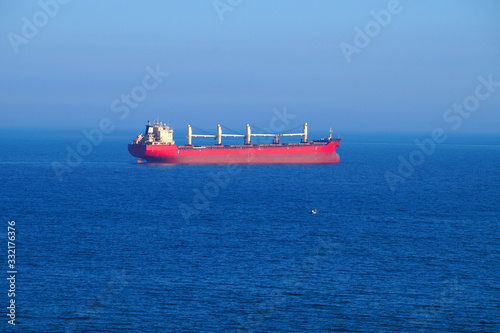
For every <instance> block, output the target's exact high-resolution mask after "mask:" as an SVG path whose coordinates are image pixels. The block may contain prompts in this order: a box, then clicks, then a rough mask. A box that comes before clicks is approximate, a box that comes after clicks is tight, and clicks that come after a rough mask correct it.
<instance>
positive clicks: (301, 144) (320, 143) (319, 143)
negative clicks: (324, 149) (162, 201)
mask: <svg viewBox="0 0 500 333" xmlns="http://www.w3.org/2000/svg"><path fill="white" fill-rule="evenodd" d="M332 141H334V142H340V141H341V140H340V139H332V140H331V141H329V140H325V141H320V140H318V141H311V142H295V143H257V144H249V145H246V144H243V145H224V144H221V145H199V146H195V145H191V146H187V145H185V146H177V148H178V149H188V150H190V149H251V148H283V147H307V146H325V145H327V144H328V143H329V142H332Z"/></svg>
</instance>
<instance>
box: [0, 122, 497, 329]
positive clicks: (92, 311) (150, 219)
mask: <svg viewBox="0 0 500 333" xmlns="http://www.w3.org/2000/svg"><path fill="white" fill-rule="evenodd" d="M136 134H137V133H136V130H132V131H122V132H118V131H117V132H114V133H111V134H109V135H106V136H105V137H104V139H103V141H102V142H101V143H99V144H96V145H91V146H88V145H85V144H82V143H81V142H82V140H83V139H84V138H85V137H84V136H83V135H82V133H81V132H80V131H72V130H64V131H62V130H54V131H43V130H34V131H28V130H19V131H14V130H2V132H1V134H0V139H1V141H2V142H1V144H0V166H1V182H0V190H1V193H2V199H1V201H0V208H1V219H0V225H1V229H0V230H1V231H0V242H1V243H3V245H1V246H0V247H1V248H2V249H3V251H4V253H3V255H2V256H1V257H2V258H3V259H2V260H3V262H2V263H0V267H3V268H2V271H3V272H2V273H3V276H4V278H3V281H4V282H3V283H1V284H0V293H1V294H2V297H1V302H2V305H1V308H2V309H3V310H2V311H3V314H2V316H1V317H2V318H3V319H2V320H1V322H0V331H2V332H463V331H467V332H499V331H500V278H499V272H500V227H499V222H500V203H499V198H500V168H499V167H500V136H499V135H486V134H463V135H457V134H455V135H451V134H450V135H448V137H447V139H446V140H445V142H442V143H440V144H435V146H432V145H430V144H429V145H427V146H425V147H424V148H419V146H417V145H416V144H415V140H420V141H421V142H422V141H423V140H428V139H429V138H430V137H431V136H430V134H429V133H414V134H401V133H399V134H398V133H395V134H382V133H372V134H367V133H365V134H363V133H346V134H344V135H343V136H342V139H343V141H342V143H341V145H340V148H339V149H338V153H339V155H340V158H341V162H340V163H339V164H335V165H229V166H228V165H153V164H149V165H148V164H138V163H137V162H136V160H135V159H134V158H133V157H132V156H130V155H129V153H128V151H127V144H128V143H129V142H130V141H131V140H132V139H133V138H134V137H135V135H136ZM427 142H428V141H427ZM68 147H69V148H68ZM68 149H69V151H71V150H74V151H76V150H77V149H79V151H80V152H81V153H85V154H84V155H85V156H80V157H81V159H79V160H78V159H75V158H73V160H71V159H68V158H67V156H68ZM68 161H69V163H68ZM54 162H56V163H54ZM58 163H59V164H58ZM69 164H71V165H69ZM54 165H55V166H57V168H54ZM55 170H59V171H58V172H56V171H55ZM391 184H392V185H391ZM312 208H317V209H318V214H316V215H312V214H309V213H308V212H309V210H310V209H312ZM13 220H14V221H15V227H14V228H15V237H16V238H15V242H14V243H15V250H16V251H15V269H16V273H15V274H14V275H15V297H9V296H8V291H9V288H10V285H9V283H10V282H9V280H6V279H5V277H9V276H10V274H8V273H7V271H9V268H8V263H7V244H8V243H7V242H8V235H9V234H8V230H7V228H8V222H9V221H13ZM12 299H14V300H15V321H14V323H15V325H12V324H9V320H11V318H10V317H9V316H8V314H9V311H10V310H9V309H7V307H8V306H9V304H10V303H9V302H11V300H12Z"/></svg>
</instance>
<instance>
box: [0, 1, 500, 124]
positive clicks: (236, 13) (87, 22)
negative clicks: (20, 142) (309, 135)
mask: <svg viewBox="0 0 500 333" xmlns="http://www.w3.org/2000/svg"><path fill="white" fill-rule="evenodd" d="M61 2H63V1H62V0H61ZM65 2H68V3H66V4H59V3H58V2H57V1H56V0H42V1H23V2H22V3H21V2H18V1H11V0H9V1H2V2H1V4H0V36H1V39H0V60H1V63H2V66H0V108H1V112H0V127H40V128H52V127H64V128H91V127H96V126H98V123H99V121H100V120H101V119H103V118H110V119H112V120H113V122H114V123H115V124H116V125H117V127H119V128H124V129H125V128H137V129H142V128H143V125H144V123H145V121H146V120H148V119H153V118H160V120H162V121H164V122H169V123H170V125H171V126H172V127H174V129H179V128H181V129H183V130H184V129H185V126H186V124H187V123H191V124H193V125H196V126H198V127H203V128H214V129H215V126H216V124H217V123H221V124H223V125H226V126H228V127H232V128H237V129H241V131H243V130H244V126H245V124H246V123H247V122H249V123H252V124H256V125H259V126H261V127H269V124H270V122H271V120H272V119H273V117H275V112H273V110H280V112H283V109H284V108H286V112H287V113H288V114H289V115H290V118H289V123H288V124H287V126H290V127H295V126H296V125H298V124H300V123H302V122H305V121H307V122H308V123H309V125H310V127H309V128H310V129H311V130H323V127H325V128H327V129H328V128H329V127H330V126H333V127H334V129H336V130H339V131H341V132H342V131H431V130H432V129H434V128H436V127H446V126H448V127H449V128H451V126H452V125H457V122H455V121H452V120H451V118H450V117H452V116H457V115H456V114H448V121H445V120H444V119H443V116H444V115H445V114H446V112H447V110H448V109H450V108H453V105H454V103H463V102H464V100H465V99H467V98H468V97H469V96H473V95H474V94H475V91H476V88H477V86H478V84H480V81H479V80H478V77H479V76H482V77H483V78H485V79H487V78H488V76H489V75H490V76H491V78H492V80H493V81H494V82H500V20H499V19H498V18H499V17H500V2H499V1H494V0H491V1H451V0H449V1H446V0H443V1H422V0H421V1H410V0H404V1H403V0H402V1H399V2H398V1H397V0H390V1H370V2H368V1H364V2H361V1H347V0H343V1H340V0H329V1H328V0H324V1H306V0H300V1H299V0H288V1H283V0H271V1H270V0H267V1H265V0H242V1H238V0H217V1H213V0H203V1H202V0H200V1H185V0H178V1H130V0H120V1H93V0H88V1H76V0H73V1H67V0H66V1H65ZM214 3H215V4H216V5H217V6H215V5H214ZM43 4H46V5H43ZM54 4H57V5H54ZM43 7H45V8H46V9H45V10H44V9H43ZM57 7H58V8H57ZM216 7H217V8H218V10H219V12H218V10H217V9H216ZM389 7H390V8H392V9H394V8H395V9H397V10H394V13H391V12H390V11H388V8H389ZM47 8H49V9H48V10H47ZM224 8H225V9H226V11H225V12H223V13H222V10H223V9H224ZM51 11H52V12H51ZM381 11H383V12H381ZM48 12H50V13H48ZM373 12H375V13H379V15H382V16H383V14H380V13H387V12H388V13H389V14H390V20H389V19H387V16H386V17H385V19H386V21H384V24H383V25H382V24H381V23H379V22H377V21H376V19H375V17H374V15H373ZM396 12H397V13H396ZM47 13H48V14H47ZM49 14H51V15H49ZM221 17H222V18H223V20H221ZM23 18H24V19H23ZM26 20H27V21H29V24H33V25H34V26H35V28H36V29H37V31H36V33H33V31H29V29H27V28H26V27H25V25H26V24H27V23H26ZM36 20H38V21H36ZM381 22H382V21H381ZM35 23H37V24H38V26H37V25H36V24H35ZM377 26H378V28H377ZM23 28H24V29H23ZM356 28H359V29H360V30H361V31H363V33H364V34H367V33H368V34H370V35H371V37H370V36H368V35H366V37H368V38H369V43H366V39H365V40H364V44H367V45H363V44H360V43H358V44H357V45H358V46H360V47H356V42H355V38H356V36H357V34H358V32H357V31H359V30H356ZM370 28H371V29H372V30H369V29H370ZM367 29H368V30H367ZM23 30H24V32H23ZM26 31H28V32H29V33H31V35H30V34H28V37H26ZM23 33H24V34H23ZM366 37H365V38H366ZM20 40H22V42H20ZM358 42H359V36H358ZM342 43H344V44H342ZM341 45H344V46H345V45H350V46H353V47H356V48H357V53H352V54H351V55H349V56H346V54H345V52H344V51H343V49H342V47H341ZM348 59H349V60H350V61H348ZM147 68H149V69H150V70H152V69H157V68H159V69H160V71H161V72H168V76H165V77H162V78H161V82H159V81H154V79H153V78H151V77H150V78H146V79H145V77H146V76H147V75H148V74H149V72H148V69H147ZM144 80H146V82H147V84H148V86H149V88H150V89H148V90H144ZM155 83H158V84H155ZM152 86H155V87H154V88H153V87H152ZM141 87H142V88H141ZM134 89H135V93H136V95H135V96H136V97H138V99H137V100H135V101H136V102H137V103H135V102H134V103H133V105H134V107H131V106H130V105H131V104H128V105H127V104H125V103H124V102H123V100H122V98H123V97H122V96H123V95H130V94H131V92H132V91H133V90H134ZM481 89H482V90H481V91H482V92H483V93H486V92H488V91H487V90H485V89H487V88H485V87H483V88H481ZM144 91H145V92H146V95H144V94H143V95H141V93H144ZM483 96H484V94H483ZM116 100H118V102H117V103H115V104H114V107H115V109H113V103H114V102H115V101H116ZM469 102H471V100H470V99H469ZM472 102H474V101H473V100H472ZM120 106H121V107H125V108H127V109H128V111H127V112H128V113H127V114H126V115H125V114H124V113H123V112H122V111H120V112H118V110H117V108H118V107H120ZM122 110H123V108H122ZM115 111H117V112H115ZM499 111H500V87H496V88H494V91H492V92H490V93H489V94H488V97H487V98H483V99H481V100H479V104H478V105H477V107H475V109H474V111H472V112H469V113H468V116H467V117H463V116H460V117H462V119H461V121H460V125H459V126H455V127H457V128H456V129H454V130H455V131H457V132H498V128H499V125H500V112H499ZM120 116H121V118H120ZM292 117H293V118H292Z"/></svg>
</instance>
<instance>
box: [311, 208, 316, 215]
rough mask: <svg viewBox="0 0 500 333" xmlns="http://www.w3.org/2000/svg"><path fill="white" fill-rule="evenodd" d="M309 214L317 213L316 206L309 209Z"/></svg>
mask: <svg viewBox="0 0 500 333" xmlns="http://www.w3.org/2000/svg"><path fill="white" fill-rule="evenodd" d="M309 214H318V208H313V209H311V210H310V211H309Z"/></svg>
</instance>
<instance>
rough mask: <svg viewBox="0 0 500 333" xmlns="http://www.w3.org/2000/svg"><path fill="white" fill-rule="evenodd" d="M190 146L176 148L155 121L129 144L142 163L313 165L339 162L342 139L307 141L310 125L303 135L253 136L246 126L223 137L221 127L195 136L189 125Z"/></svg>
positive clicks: (170, 134) (170, 131)
mask: <svg viewBox="0 0 500 333" xmlns="http://www.w3.org/2000/svg"><path fill="white" fill-rule="evenodd" d="M187 132H188V136H187V138H188V144H187V145H185V146H177V145H175V141H174V140H173V134H174V130H173V129H171V128H170V127H169V126H167V125H165V124H163V123H161V122H159V121H158V120H156V121H155V122H154V123H153V124H151V123H150V122H149V121H148V124H147V125H146V131H145V133H144V134H142V133H141V134H139V135H138V136H137V138H136V139H135V140H134V142H132V143H131V144H129V145H128V151H129V152H130V154H132V155H133V156H135V157H137V158H138V159H139V161H140V162H142V161H144V160H146V161H147V162H148V163H176V164H177V163H187V164H228V163H235V164H277V163H287V164H298V163H304V164H306V163H307V164H311V163H338V162H340V157H339V155H338V154H337V153H336V152H335V149H336V148H337V147H338V146H339V143H340V141H341V140H340V139H332V130H331V129H330V136H329V137H328V138H325V139H321V140H311V141H309V140H308V139H307V123H305V124H304V129H303V132H301V133H285V134H259V133H257V134H253V133H251V129H250V125H249V124H247V129H246V135H243V134H222V129H221V126H220V124H218V125H217V135H204V134H193V133H192V129H191V126H190V125H188V131H187ZM252 136H254V137H257V136H269V137H274V140H273V143H270V144H253V143H252V140H251V138H252ZM286 136H301V137H302V140H301V142H297V143H281V141H280V138H281V137H286ZM193 137H213V138H215V139H217V144H215V145H199V146H198V145H193V144H192V138H193ZM222 137H243V138H244V140H245V142H244V144H242V145H225V144H222Z"/></svg>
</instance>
